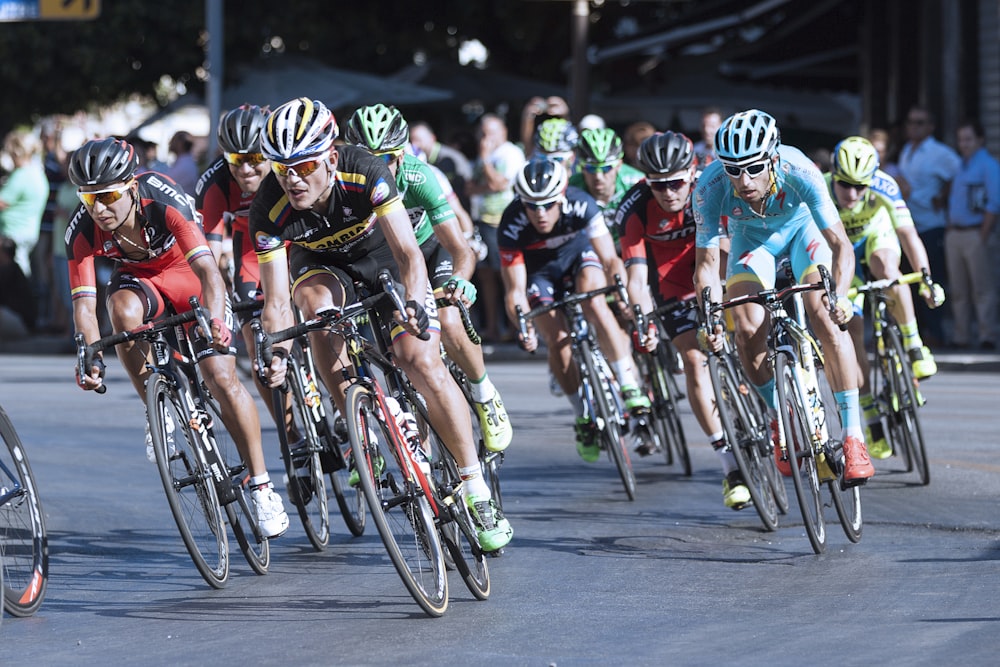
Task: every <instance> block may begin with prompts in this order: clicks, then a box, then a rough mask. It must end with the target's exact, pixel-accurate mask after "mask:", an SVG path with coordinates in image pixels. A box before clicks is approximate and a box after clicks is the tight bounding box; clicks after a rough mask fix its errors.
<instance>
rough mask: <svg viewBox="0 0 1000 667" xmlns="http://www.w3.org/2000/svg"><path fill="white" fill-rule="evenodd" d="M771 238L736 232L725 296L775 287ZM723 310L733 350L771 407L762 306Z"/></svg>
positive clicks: (732, 244) (771, 394)
mask: <svg viewBox="0 0 1000 667" xmlns="http://www.w3.org/2000/svg"><path fill="white" fill-rule="evenodd" d="M770 240H771V239H770V238H768V239H763V240H758V239H755V238H750V237H747V236H744V235H738V234H737V235H734V236H733V237H732V239H731V248H730V252H729V263H728V266H727V268H726V275H727V276H728V278H727V279H726V298H728V299H735V298H737V297H741V296H747V295H750V294H756V293H757V292H759V291H760V290H762V289H770V288H772V287H774V277H775V266H776V257H777V254H778V253H777V250H772V248H771V247H770V246H771V245H774V244H773V243H771V244H768V241H770ZM778 250H780V248H778ZM726 312H729V313H732V318H733V326H734V329H735V334H736V349H737V351H738V352H739V355H740V360H741V361H742V362H743V369H744V371H745V372H746V374H747V378H748V379H749V380H750V382H752V383H753V384H754V386H755V387H756V388H757V390H758V391H759V392H760V395H761V396H762V397H763V399H764V401H765V403H767V406H768V407H769V408H772V409H773V408H774V405H775V403H774V377H773V375H772V374H771V369H770V368H769V367H768V363H767V327H766V326H765V320H766V312H765V310H764V307H763V306H760V305H757V304H753V303H751V304H747V305H744V306H739V307H737V308H730V309H728V310H727V311H726Z"/></svg>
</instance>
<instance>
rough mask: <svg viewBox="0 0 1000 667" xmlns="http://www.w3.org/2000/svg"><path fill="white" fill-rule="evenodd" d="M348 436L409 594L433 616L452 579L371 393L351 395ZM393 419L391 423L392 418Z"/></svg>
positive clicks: (427, 510) (443, 605)
mask: <svg viewBox="0 0 1000 667" xmlns="http://www.w3.org/2000/svg"><path fill="white" fill-rule="evenodd" d="M347 412H348V419H347V431H348V434H349V437H350V440H351V448H352V451H353V453H354V465H355V466H357V471H358V474H359V476H360V478H361V483H360V486H361V488H362V490H363V492H364V494H365V499H366V500H367V502H368V509H369V510H370V512H371V518H372V521H374V523H375V527H376V528H378V532H379V535H381V537H382V542H383V543H384V544H385V548H386V551H387V552H388V554H389V558H390V559H391V560H392V564H393V565H394V566H395V568H396V571H397V572H398V573H399V576H400V578H401V579H402V580H403V584H404V585H405V586H406V589H407V590H408V591H409V592H410V594H411V595H412V596H413V599H414V600H416V601H417V604H419V605H420V607H421V608H422V609H423V610H424V611H425V612H426V613H427V614H428V615H430V616H440V615H442V614H443V613H444V612H445V610H446V609H447V608H448V577H447V571H446V568H445V564H444V554H443V553H442V551H441V540H440V538H439V536H438V532H437V527H436V526H435V525H434V514H433V511H432V510H431V507H430V504H429V501H428V498H427V497H426V496H424V495H423V492H422V491H421V490H420V489H418V488H415V486H414V484H413V482H412V478H411V473H410V471H409V469H408V465H407V463H406V460H407V459H406V458H405V457H406V455H405V454H403V453H401V452H400V451H399V449H398V446H403V447H405V445H398V446H397V443H396V442H395V440H394V436H393V433H392V432H390V430H389V428H388V426H387V425H386V424H385V422H384V421H383V420H382V419H381V418H380V413H381V411H380V410H379V408H378V407H377V405H376V399H375V397H374V396H373V394H372V392H371V390H369V389H368V388H367V387H365V386H362V385H359V384H356V385H353V386H351V387H350V388H349V389H348V391H347ZM389 419H391V417H389Z"/></svg>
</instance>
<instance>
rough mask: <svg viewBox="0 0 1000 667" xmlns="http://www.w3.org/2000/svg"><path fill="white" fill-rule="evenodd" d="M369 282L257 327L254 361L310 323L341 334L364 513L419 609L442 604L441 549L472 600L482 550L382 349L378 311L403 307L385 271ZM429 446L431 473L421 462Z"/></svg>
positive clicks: (382, 320)
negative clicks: (346, 295)
mask: <svg viewBox="0 0 1000 667" xmlns="http://www.w3.org/2000/svg"><path fill="white" fill-rule="evenodd" d="M377 283H378V285H379V287H380V290H379V291H376V292H375V293H374V294H371V295H369V296H365V297H364V298H362V299H361V300H359V301H357V302H355V303H353V304H350V305H348V306H345V307H344V308H341V309H337V308H331V309H329V310H326V311H323V312H321V313H317V315H316V317H315V318H314V319H311V320H307V321H305V322H302V323H300V324H297V325H295V326H292V327H290V328H288V329H284V330H282V331H277V332H265V333H264V335H263V336H262V339H261V341H260V346H259V349H260V353H261V355H262V358H261V361H262V362H263V363H265V365H267V364H269V363H270V356H271V350H272V347H273V344H275V343H278V342H281V341H285V340H291V339H294V338H298V337H299V336H301V335H303V334H305V333H306V332H309V331H318V330H322V329H328V330H331V331H333V332H335V333H336V334H338V335H340V336H342V337H343V338H344V340H345V343H346V348H347V354H348V357H349V359H350V362H351V368H352V370H350V371H346V370H345V377H346V378H347V379H348V380H349V381H350V386H349V387H348V389H347V396H346V401H345V402H346V406H347V407H346V414H345V415H344V417H345V419H346V422H347V432H348V437H349V440H350V443H351V462H350V465H351V466H352V467H353V468H354V469H356V471H357V474H358V478H359V485H360V487H361V490H362V492H363V494H364V496H365V500H366V502H367V504H368V510H369V515H370V517H371V520H372V522H373V523H374V524H375V526H376V528H377V529H378V532H379V535H380V536H381V538H382V542H383V543H384V545H385V548H386V551H387V553H388V555H389V558H390V560H391V561H392V563H393V566H394V567H395V569H396V571H397V573H398V574H399V576H400V578H401V579H402V581H403V584H404V585H405V586H406V588H407V590H408V591H409V592H410V594H411V595H412V596H413V598H414V600H415V601H416V602H417V604H419V605H420V607H421V608H422V609H423V610H424V612H425V613H427V614H428V615H430V616H441V615H442V614H444V612H445V611H446V610H447V607H448V579H447V566H446V561H445V556H444V551H443V548H447V550H448V553H449V555H450V557H451V562H452V563H453V564H454V566H455V568H456V569H457V570H458V571H459V573H460V574H461V576H462V578H463V581H464V582H465V584H466V585H467V587H468V588H469V589H470V591H472V592H473V595H475V596H476V597H477V598H479V599H485V598H486V597H487V596H488V595H489V592H490V583H489V569H488V567H487V564H486V553H485V552H484V551H483V550H482V548H481V547H480V545H479V541H478V537H477V533H476V529H475V526H474V524H473V522H472V517H471V516H470V514H469V511H468V508H467V507H466V504H465V501H464V498H463V497H462V495H461V492H462V484H461V478H460V477H458V476H457V475H458V472H457V468H454V467H452V466H453V462H452V463H451V464H449V463H448V461H449V460H450V459H449V456H450V455H449V454H447V451H446V449H445V447H444V446H443V444H442V443H441V442H440V438H439V437H438V435H437V433H436V432H435V431H434V429H433V428H432V426H431V424H430V419H429V417H428V413H427V408H426V405H425V403H424V399H423V397H422V396H420V395H419V394H418V393H417V392H416V390H415V389H414V388H413V386H412V384H410V382H409V380H408V378H407V377H406V375H405V373H404V372H403V371H402V369H401V368H399V366H397V365H396V363H395V360H394V356H393V354H392V351H391V344H390V343H391V339H390V331H391V328H392V324H393V322H392V318H391V316H390V315H388V312H387V311H390V312H391V311H392V310H396V311H400V312H405V306H404V304H403V303H402V300H401V299H400V297H399V295H398V293H397V292H396V288H395V284H394V281H393V279H392V277H391V275H390V274H389V273H388V271H385V270H383V271H382V272H380V274H379V276H378V280H377ZM361 322H367V323H368V324H369V325H370V331H371V334H372V337H373V340H369V339H368V338H366V337H365V335H364V333H363V330H362V327H361V324H360V323H361ZM420 337H421V338H422V339H426V338H428V337H429V336H428V335H427V334H422V335H421V336H420ZM411 421H412V423H413V426H412V427H411V426H409V425H408V424H410V423H411ZM421 451H422V452H423V454H421ZM428 452H429V453H430V457H431V461H433V462H434V466H435V471H433V472H432V468H431V466H430V465H427V464H426V463H425V457H426V456H427V453H428ZM452 523H454V524H456V525H455V526H451V525H450V524H452ZM442 542H443V546H442Z"/></svg>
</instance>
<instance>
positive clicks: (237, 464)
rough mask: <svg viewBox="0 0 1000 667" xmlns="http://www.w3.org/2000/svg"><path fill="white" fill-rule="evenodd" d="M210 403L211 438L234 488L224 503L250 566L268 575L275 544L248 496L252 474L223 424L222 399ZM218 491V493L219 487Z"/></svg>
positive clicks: (208, 403)
mask: <svg viewBox="0 0 1000 667" xmlns="http://www.w3.org/2000/svg"><path fill="white" fill-rule="evenodd" d="M206 403H207V405H206V409H208V411H209V414H210V415H211V424H212V425H211V426H210V427H209V429H208V433H209V437H210V438H211V439H212V442H213V443H214V444H215V447H216V451H218V452H219V453H220V454H221V455H222V461H223V463H224V464H225V466H226V470H227V471H228V474H229V479H230V483H231V484H232V487H233V498H234V499H233V501H232V502H228V503H226V504H225V505H224V507H225V510H226V518H227V519H228V520H229V526H230V527H231V528H232V529H233V534H234V535H236V543H237V544H238V545H239V547H240V551H241V552H242V553H243V557H244V558H246V561H247V564H248V565H250V569H251V570H253V571H254V572H256V573H257V574H261V575H263V574H267V568H268V566H269V565H270V564H271V544H270V542H269V541H268V540H267V539H266V538H264V536H263V535H261V532H260V528H258V526H257V508H256V506H255V505H254V504H253V503H252V502H251V501H250V498H249V497H248V495H249V494H248V491H247V485H248V484H249V482H250V473H249V472H248V471H247V469H246V465H245V464H244V463H243V459H242V457H241V456H240V452H239V450H238V449H237V448H236V441H234V440H233V438H232V436H230V435H229V431H228V430H227V429H226V426H225V424H223V423H222V412H221V410H220V409H219V404H218V402H216V401H215V399H214V398H212V397H210V396H209V397H207V400H206ZM216 494H217V495H218V489H216Z"/></svg>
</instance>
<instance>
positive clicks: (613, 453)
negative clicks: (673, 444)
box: [585, 348, 635, 500]
mask: <svg viewBox="0 0 1000 667" xmlns="http://www.w3.org/2000/svg"><path fill="white" fill-rule="evenodd" d="M585 363H586V368H587V378H588V381H589V382H590V386H591V389H592V391H591V393H592V394H593V400H594V408H595V410H594V417H595V421H598V422H599V426H600V432H601V442H602V444H603V445H604V449H606V450H607V452H608V457H609V458H610V459H611V460H612V462H614V464H615V467H616V468H617V469H618V476H619V477H620V478H621V481H622V486H623V487H624V488H625V495H626V496H628V499H629V500H635V471H633V470H632V459H631V458H630V457H629V453H628V445H626V444H625V437H624V436H623V435H622V416H621V415H622V412H621V409H620V407H619V398H618V396H619V392H618V385H617V383H615V382H613V381H612V375H611V370H610V369H609V368H608V365H607V362H606V361H605V360H604V356H603V355H602V354H601V353H600V352H599V351H597V350H596V349H594V348H591V349H590V351H589V354H586V355H585Z"/></svg>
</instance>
